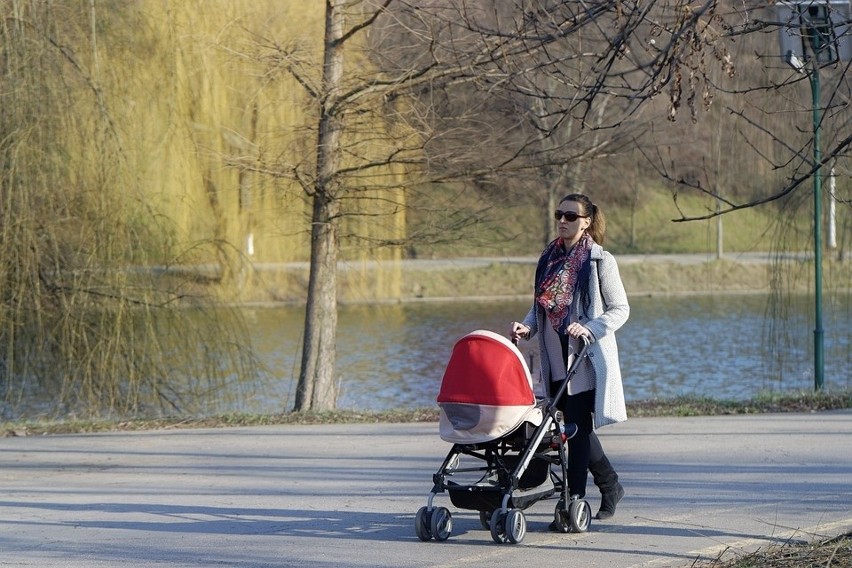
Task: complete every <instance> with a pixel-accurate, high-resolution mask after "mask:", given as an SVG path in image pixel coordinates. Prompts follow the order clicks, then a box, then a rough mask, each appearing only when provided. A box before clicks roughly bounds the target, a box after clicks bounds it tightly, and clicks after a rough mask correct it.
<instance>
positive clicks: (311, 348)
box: [295, 0, 343, 411]
mask: <svg viewBox="0 0 852 568" xmlns="http://www.w3.org/2000/svg"><path fill="white" fill-rule="evenodd" d="M326 6H327V8H326V16H325V41H324V46H325V53H324V56H323V83H322V93H321V97H320V99H319V103H320V104H319V107H320V110H319V129H318V133H317V154H316V156H317V157H316V186H315V188H314V193H313V213H312V217H311V273H310V279H309V281H308V298H307V306H306V309H305V333H304V338H303V345H302V367H301V370H300V372H299V383H298V387H297V390H296V404H295V410H297V411H306V410H330V409H332V408H334V406H335V404H336V400H337V393H336V389H335V384H334V375H335V359H336V346H335V342H336V338H337V257H338V253H339V247H340V243H339V240H338V224H339V209H340V204H339V201H338V199H339V192H338V185H339V180H338V179H337V172H338V167H339V162H340V150H341V148H340V144H341V142H340V135H341V124H340V121H339V117H338V116H337V108H336V104H335V103H336V97H337V93H338V92H339V89H340V82H341V78H342V76H343V49H342V45H341V44H340V41H339V40H340V38H341V36H342V33H343V9H342V7H343V2H342V1H341V0H334V1H331V2H328V3H327V4H326Z"/></svg>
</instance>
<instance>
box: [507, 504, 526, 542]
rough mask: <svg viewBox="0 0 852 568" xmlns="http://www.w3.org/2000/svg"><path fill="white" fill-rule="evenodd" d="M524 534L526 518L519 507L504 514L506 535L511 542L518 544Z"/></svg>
mask: <svg viewBox="0 0 852 568" xmlns="http://www.w3.org/2000/svg"><path fill="white" fill-rule="evenodd" d="M526 534H527V518H526V517H525V516H524V513H523V511H521V510H520V509H512V510H511V511H509V514H508V515H506V537H507V538H508V539H509V542H511V543H512V544H518V543H519V542H521V541H522V540H524V536H525V535H526Z"/></svg>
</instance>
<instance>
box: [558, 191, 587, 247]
mask: <svg viewBox="0 0 852 568" xmlns="http://www.w3.org/2000/svg"><path fill="white" fill-rule="evenodd" d="M556 214H557V215H559V218H558V219H557V225H558V229H559V236H560V237H561V238H562V241H563V242H564V243H565V248H566V249H570V248H571V247H573V246H574V245H575V244H577V241H579V240H580V237H582V236H583V233H584V232H585V231H586V229H588V228H589V225H591V224H592V221H591V219H589V218H588V217H586V212H585V211H583V206H582V205H580V203H579V202H577V201H563V202H561V203H560V204H559V209H557V211H556ZM560 214H561V215H560ZM569 217H571V218H573V219H574V220H573V221H569V220H568V218H569Z"/></svg>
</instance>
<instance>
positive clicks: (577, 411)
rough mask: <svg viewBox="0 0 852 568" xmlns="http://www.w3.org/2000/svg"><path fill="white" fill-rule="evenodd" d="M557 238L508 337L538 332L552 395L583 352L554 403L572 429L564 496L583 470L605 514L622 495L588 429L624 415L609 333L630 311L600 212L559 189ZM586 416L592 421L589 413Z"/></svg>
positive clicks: (579, 491) (579, 485) (581, 482)
mask: <svg viewBox="0 0 852 568" xmlns="http://www.w3.org/2000/svg"><path fill="white" fill-rule="evenodd" d="M555 216H556V220H557V221H558V222H559V236H558V237H557V238H556V239H555V240H554V241H553V242H551V243H550V244H549V245H548V246H547V248H545V249H544V252H542V254H541V257H540V258H539V261H538V266H537V267H536V272H535V301H534V302H533V305H532V307H531V308H530V311H529V313H528V314H527V316H526V317H525V318H524V321H523V322H522V323H518V322H512V331H511V338H512V340H513V341H517V340H518V339H520V338H524V339H530V338H532V337H533V336H535V335H536V334H538V338H539V339H538V343H539V348H540V350H541V358H540V361H541V377H542V381H543V382H544V384H546V385H550V392H551V393H555V392H556V391H557V389H558V388H559V386H560V382H561V381H564V380H565V378H566V374H567V367H568V366H569V364H570V362H571V360H572V359H571V358H572V356H573V354H574V353H576V352H577V351H578V350H579V344H580V341H581V340H580V339H579V338H580V337H581V336H585V337H586V338H587V339H588V340H589V342H590V345H589V349H588V351H587V353H588V357H586V358H585V359H584V360H583V361H582V362H581V363H580V364H579V366H578V368H577V373H576V374H575V375H574V376H573V377H572V379H571V381H570V382H569V383H568V390H567V391H566V396H564V397H563V398H562V399H561V400H560V401H558V406H559V408H560V409H561V410H562V411H563V412H564V413H565V419H566V421H571V422H574V423H576V424H577V426H578V427H579V432H578V433H577V435H575V436H574V437H573V438H571V439H569V440H568V455H569V458H568V488H569V491H570V493H569V494H570V495H571V496H572V498H573V497H575V496H576V497H579V498H582V497H584V496H585V495H586V480H587V478H588V472H589V471H591V472H592V477H593V479H594V481H595V484H596V485H597V486H598V488H599V489H600V491H601V506H600V510H599V511H598V513H597V514H596V515H595V518H597V519H608V518H610V517H612V516H613V515H614V514H615V507H616V505H617V504H618V502H619V501H620V500H621V498H622V497H623V496H624V488H623V487H622V486H621V484H620V483H619V482H618V474H617V473H616V472H615V470H614V469H613V467H612V465H611V464H610V462H609V460H608V459H607V457H606V455H605V454H604V451H603V448H602V447H601V443H600V440H599V439H598V437H597V435H596V434H595V428H599V427H601V426H605V425H607V424H613V423H616V422H623V421H625V420H627V409H626V407H625V403H624V390H623V387H622V383H621V369H620V367H619V362H618V348H617V346H616V342H615V331H616V330H617V329H618V328H620V327H621V326H622V325H623V324H624V322H625V321H627V317H628V315H629V314H630V307H629V305H628V304H627V294H626V293H625V291H624V285H623V284H622V282H621V276H620V275H619V272H618V265H617V264H616V262H615V258H614V257H613V256H612V255H611V254H610V253H609V252H607V251H605V250H604V249H603V248H602V247H601V245H602V244H603V242H604V233H605V230H606V223H605V219H604V216H603V213H602V212H601V210H600V209H599V208H598V207H597V206H596V205H595V204H594V203H592V201H591V200H590V199H589V198H588V197H586V196H585V195H583V194H579V193H574V194H571V195H567V196H565V197H564V198H562V200H561V201H560V203H559V208H558V209H557V211H556V213H555ZM593 416H594V420H593V418H592V417H593Z"/></svg>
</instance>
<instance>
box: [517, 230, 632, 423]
mask: <svg viewBox="0 0 852 568" xmlns="http://www.w3.org/2000/svg"><path fill="white" fill-rule="evenodd" d="M590 258H591V261H592V262H591V272H590V273H589V288H590V289H589V300H590V302H589V308H588V310H587V311H585V313H584V310H583V308H582V306H581V307H580V308H579V309H580V314H579V315H580V317H579V323H581V324H582V325H583V326H585V327H586V328H587V329H588V330H589V331H590V332H591V334H592V342H591V345H589V349H588V355H589V360H590V361H591V362H592V367H593V368H594V370H595V428H600V427H601V426H606V425H607V424H613V423H616V422H624V421H625V420H627V407H626V405H625V403H624V386H623V384H622V382H621V365H620V364H619V361H618V346H617V345H616V341H615V331H616V330H617V329H618V328H620V327H621V326H622V325H624V322H626V321H627V318H628V316H629V315H630V306H629V304H628V303H627V293H626V292H625V291H624V284H623V283H622V282H621V274H619V272H618V264H617V263H616V261H615V257H613V256H612V254H610V253H609V252H607V251H605V250H604V249H603V247H601V246H600V245H598V244H594V245H592V249H591V251H590ZM596 282H599V283H600V285H599V286H596V285H595V283H596ZM523 324H524V325H525V326H527V327H529V328H530V335H529V338H530V339H532V338H533V337H534V336H535V335H536V334H538V342H539V348H540V350H541V357H540V358H539V360H540V362H541V363H540V364H541V378H542V381H544V384H546V385H549V384H550V380H551V374H552V373H551V369H550V357H549V356H548V353H547V347H546V345H545V341H544V333H540V334H539V333H538V331H539V330H540V329H542V326H544V325H550V323H549V322H548V320H547V316H546V315H545V313H544V308H542V307H541V306H540V305H538V303H537V302H535V301H533V305H532V307H531V308H530V311H529V312H528V313H527V316H526V317H525V318H524V321H523Z"/></svg>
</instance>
